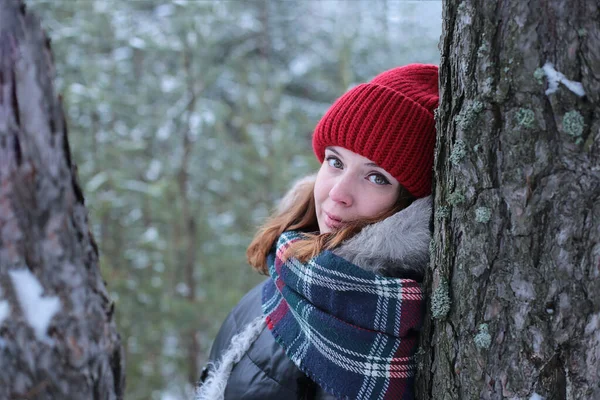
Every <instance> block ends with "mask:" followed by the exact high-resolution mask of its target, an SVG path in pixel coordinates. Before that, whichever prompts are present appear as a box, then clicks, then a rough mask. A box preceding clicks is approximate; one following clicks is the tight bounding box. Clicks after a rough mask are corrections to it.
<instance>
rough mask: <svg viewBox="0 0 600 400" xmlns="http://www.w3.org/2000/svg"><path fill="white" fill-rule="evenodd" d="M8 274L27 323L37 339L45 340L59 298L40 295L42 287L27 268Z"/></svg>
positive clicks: (42, 290) (56, 310)
mask: <svg viewBox="0 0 600 400" xmlns="http://www.w3.org/2000/svg"><path fill="white" fill-rule="evenodd" d="M9 274H10V277H11V279H12V282H13V286H14V288H15V293H16V294H17V299H18V300H19V304H20V305H21V308H22V310H23V314H24V316H25V319H26V321H27V323H28V324H29V325H30V326H31V327H32V328H33V330H34V332H35V335H36V336H37V338H38V340H46V339H47V335H46V332H47V330H48V325H49V324H50V320H52V317H53V316H54V314H56V313H57V312H58V311H59V310H60V299H59V298H58V297H42V293H43V292H44V288H43V287H42V285H41V284H40V282H39V281H38V279H37V278H36V276H35V275H34V274H32V273H31V271H29V270H28V269H20V270H14V271H9Z"/></svg>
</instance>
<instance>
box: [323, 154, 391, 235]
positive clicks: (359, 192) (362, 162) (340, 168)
mask: <svg viewBox="0 0 600 400" xmlns="http://www.w3.org/2000/svg"><path fill="white" fill-rule="evenodd" d="M399 186H400V184H399V183H398V181H397V180H396V179H395V178H394V177H393V176H391V175H390V174H389V173H387V172H386V171H385V170H384V169H383V168H381V167H379V166H377V164H375V163H374V162H373V161H371V160H369V159H368V158H365V157H363V156H361V155H359V154H356V153H354V152H352V151H350V150H347V149H345V148H343V147H339V146H333V147H327V148H326V149H325V160H324V161H323V165H321V169H320V170H319V173H318V174H317V180H316V181H315V190H314V192H315V206H316V211H317V221H318V222H319V231H320V233H327V232H331V231H334V230H336V229H339V228H340V227H342V226H343V225H344V223H347V222H351V221H356V220H360V219H364V218H371V217H374V216H376V215H378V214H380V213H382V212H385V211H387V210H389V209H390V208H391V207H392V206H393V205H394V203H395V202H396V200H397V198H398V195H399Z"/></svg>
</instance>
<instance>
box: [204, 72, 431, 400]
mask: <svg viewBox="0 0 600 400" xmlns="http://www.w3.org/2000/svg"><path fill="white" fill-rule="evenodd" d="M437 105H438V75H437V67H436V66H433V65H423V64H411V65H407V66H404V67H399V68H395V69H392V70H389V71H386V72H383V73H382V74H380V75H378V76H376V77H375V78H374V79H373V80H372V81H371V82H369V83H365V84H361V85H358V86H356V87H354V88H352V89H351V90H350V91H348V92H347V93H346V94H344V95H343V96H342V97H340V98H339V99H338V100H337V101H336V102H335V103H334V104H333V105H332V106H331V108H330V109H329V110H328V111H327V113H326V114H325V116H324V117H323V118H322V119H321V121H320V122H319V124H318V125H317V127H316V129H315V132H314V135H313V150H314V152H315V155H316V156H317V158H318V159H319V160H320V161H321V162H322V166H321V168H320V170H319V172H318V174H317V175H316V177H308V178H305V179H303V180H301V181H300V182H298V183H297V184H296V185H294V187H293V188H292V190H291V191H290V192H289V193H288V194H287V195H286V196H285V197H284V199H283V200H282V202H281V204H280V206H279V209H278V211H277V212H276V214H275V215H274V216H273V217H271V219H270V220H269V221H267V222H266V223H265V225H264V226H263V227H262V228H261V229H260V230H259V231H258V233H257V234H256V236H255V238H254V240H253V241H252V243H251V244H250V246H249V248H248V251H247V256H248V260H249V262H250V264H251V265H252V266H253V267H254V268H255V269H257V270H258V271H260V272H262V273H265V274H268V275H269V279H267V280H266V281H265V282H263V283H262V284H260V285H259V286H257V287H256V288H254V289H253V290H251V291H250V292H249V293H248V294H247V295H246V296H245V297H244V298H243V299H242V300H241V301H240V303H239V304H238V305H237V306H236V308H234V310H233V311H232V312H231V313H230V315H229V316H228V317H227V319H226V320H225V322H224V323H223V326H222V327H221V330H220V332H219V334H218V336H217V338H216V339H215V342H214V344H213V348H212V350H211V355H210V360H211V363H210V364H209V367H208V368H207V369H205V371H204V373H203V377H202V379H201V381H202V382H201V386H200V388H199V390H198V393H197V397H196V398H197V399H210V400H214V399H261V400H268V399H333V398H344V399H392V398H393V399H412V398H413V397H414V394H413V380H414V374H415V369H416V363H415V360H414V354H415V351H416V346H417V338H418V331H419V329H420V326H421V320H422V315H423V308H422V307H423V296H422V293H421V288H420V282H421V281H422V278H423V274H424V270H425V268H426V265H427V263H428V260H429V252H428V246H429V241H430V237H431V235H430V228H429V221H430V214H431V198H430V197H431V196H429V194H430V192H431V171H432V166H433V148H434V144H435V122H434V117H433V111H434V109H435V108H436V107H437Z"/></svg>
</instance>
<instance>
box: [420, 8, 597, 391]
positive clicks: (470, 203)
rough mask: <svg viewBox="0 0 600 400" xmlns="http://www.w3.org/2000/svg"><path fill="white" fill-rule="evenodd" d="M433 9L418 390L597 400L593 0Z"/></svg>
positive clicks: (595, 143) (595, 99) (594, 37)
mask: <svg viewBox="0 0 600 400" xmlns="http://www.w3.org/2000/svg"><path fill="white" fill-rule="evenodd" d="M443 20H444V21H443V22H444V28H443V34H442V42H441V45H440V48H441V51H442V60H441V68H440V95H441V97H440V108H439V119H438V144H437V148H436V161H435V210H436V212H435V218H434V224H435V232H434V240H433V241H432V246H431V250H432V262H431V271H430V274H429V277H428V279H427V282H426V284H427V285H428V287H430V288H431V297H430V299H431V308H430V310H429V318H427V321H429V322H428V323H427V325H426V326H425V329H424V334H423V336H422V342H423V347H422V350H421V357H422V358H421V360H420V361H421V369H420V371H419V376H418V384H417V388H418V393H419V398H421V399H430V398H431V399H504V398H510V399H530V398H531V399H533V398H538V397H537V396H535V395H534V394H536V393H537V395H539V396H541V397H542V398H544V399H546V400H548V399H600V386H599V382H600V367H599V366H600V280H599V278H600V45H599V43H600V24H599V23H598V21H600V10H599V5H598V2H597V0H531V1H522V0H478V1H477V0H473V1H462V2H453V1H445V3H444V10H443ZM549 63H551V64H552V65H550V64H549ZM556 71H558V72H556ZM560 73H562V74H564V76H563V75H560ZM557 79H558V80H559V81H561V82H557ZM554 84H558V86H557V87H555V85H554ZM583 92H585V94H584V93H583Z"/></svg>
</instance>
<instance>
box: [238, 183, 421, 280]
mask: <svg viewBox="0 0 600 400" xmlns="http://www.w3.org/2000/svg"><path fill="white" fill-rule="evenodd" d="M314 187H315V184H314V182H307V183H305V184H302V185H300V187H299V188H298V193H297V195H296V197H295V201H294V202H293V203H292V204H291V206H290V207H288V208H287V209H285V210H280V211H279V212H276V213H275V214H274V215H273V216H271V217H270V218H269V219H268V220H267V221H266V222H265V223H264V224H263V225H262V226H261V227H260V228H259V229H258V231H257V233H256V235H254V238H253V239H252V242H250V245H249V246H248V249H247V250H246V258H247V259H248V263H249V264H250V265H251V266H252V268H254V269H255V270H256V271H258V272H260V273H261V274H264V275H268V274H269V271H268V265H267V256H268V254H269V253H270V252H271V249H272V247H273V245H274V244H275V241H276V240H277V238H279V235H281V234H282V233H283V232H285V231H290V230H296V231H301V232H303V233H304V235H305V237H306V238H305V239H304V240H299V241H297V242H295V243H294V244H293V245H292V246H290V248H289V249H288V250H287V252H286V254H285V255H284V257H285V258H288V257H291V256H293V257H296V258H297V259H298V260H300V261H301V262H306V261H308V260H309V259H310V258H312V257H315V256H317V255H318V254H319V253H321V252H322V251H325V250H331V249H334V248H336V247H337V246H339V245H340V244H342V243H343V242H344V241H346V240H348V239H350V238H351V237H352V236H354V235H356V234H357V233H358V232H360V231H361V229H362V228H364V227H365V226H367V225H370V224H373V223H376V222H379V221H381V220H384V219H385V218H387V217H389V216H392V215H394V214H395V213H397V212H398V211H400V210H402V209H404V208H406V207H408V206H409V205H410V204H411V203H412V202H413V201H414V196H412V195H411V194H410V192H408V190H406V189H405V188H404V187H402V186H400V188H399V193H398V198H397V200H396V202H395V203H394V205H393V206H392V207H391V208H390V209H389V210H386V211H384V212H382V213H380V214H379V215H376V216H374V217H371V218H366V219H361V220H359V221H353V222H352V223H349V224H346V225H344V226H343V227H342V228H340V229H339V230H336V231H334V232H328V233H323V234H320V233H318V232H319V224H318V221H317V213H316V207H315V198H314Z"/></svg>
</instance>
